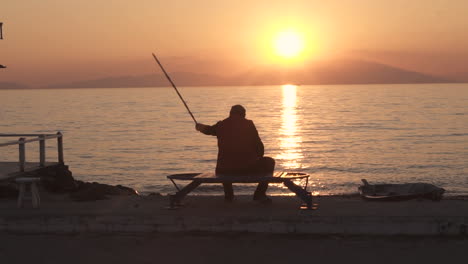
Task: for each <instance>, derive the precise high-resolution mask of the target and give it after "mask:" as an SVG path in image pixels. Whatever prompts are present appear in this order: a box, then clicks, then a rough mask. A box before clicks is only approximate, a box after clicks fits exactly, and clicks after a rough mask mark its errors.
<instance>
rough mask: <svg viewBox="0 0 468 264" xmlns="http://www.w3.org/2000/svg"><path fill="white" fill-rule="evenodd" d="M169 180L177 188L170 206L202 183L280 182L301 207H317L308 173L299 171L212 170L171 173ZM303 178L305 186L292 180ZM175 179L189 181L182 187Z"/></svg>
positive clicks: (171, 196)
mask: <svg viewBox="0 0 468 264" xmlns="http://www.w3.org/2000/svg"><path fill="white" fill-rule="evenodd" d="M167 178H168V179H169V180H171V181H172V183H173V184H174V186H175V187H176V189H177V192H176V193H175V194H173V195H170V196H169V197H170V208H177V207H178V206H179V205H180V203H181V201H182V199H183V198H184V197H185V196H186V195H187V194H189V193H190V192H191V191H193V190H194V189H195V188H197V187H198V186H200V184H202V183H261V182H268V183H282V184H284V185H285V186H286V187H287V188H288V189H289V190H290V191H292V192H293V193H295V194H296V195H297V197H299V198H300V199H301V200H302V201H303V202H304V205H303V206H301V209H307V210H313V209H317V206H316V205H314V204H312V195H311V193H310V192H308V191H307V183H308V179H309V174H306V173H299V172H277V173H274V174H273V175H271V174H270V175H259V174H255V175H222V174H221V175H220V174H215V173H212V172H207V173H185V174H173V175H169V176H167ZM300 179H305V180H306V184H305V187H300V186H299V185H297V184H296V183H294V180H300ZM176 180H180V181H190V183H189V184H187V185H186V186H185V187H183V188H179V186H178V185H177V184H176V183H175V181H176Z"/></svg>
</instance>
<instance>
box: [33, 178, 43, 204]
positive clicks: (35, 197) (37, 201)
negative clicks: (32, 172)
mask: <svg viewBox="0 0 468 264" xmlns="http://www.w3.org/2000/svg"><path fill="white" fill-rule="evenodd" d="M31 196H32V197H31V199H32V205H33V208H38V207H39V206H40V205H41V197H40V196H39V189H38V188H37V184H36V183H35V182H32V183H31Z"/></svg>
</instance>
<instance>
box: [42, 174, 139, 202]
mask: <svg viewBox="0 0 468 264" xmlns="http://www.w3.org/2000/svg"><path fill="white" fill-rule="evenodd" d="M39 174H40V177H41V182H42V184H43V186H44V188H45V189H46V190H47V191H49V192H53V193H70V198H71V199H72V200H74V201H96V200H103V199H107V198H108V195H138V192H137V191H136V190H134V189H132V188H130V187H125V186H122V185H117V186H112V185H108V184H101V183H97V182H92V183H90V182H83V181H77V180H75V179H74V178H73V175H72V172H71V171H70V170H69V169H68V166H66V165H58V166H54V167H52V168H46V169H44V170H43V171H40V172H39Z"/></svg>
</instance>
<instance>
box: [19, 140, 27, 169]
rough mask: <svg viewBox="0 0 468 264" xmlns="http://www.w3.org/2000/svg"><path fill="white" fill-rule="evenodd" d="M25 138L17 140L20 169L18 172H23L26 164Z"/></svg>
mask: <svg viewBox="0 0 468 264" xmlns="http://www.w3.org/2000/svg"><path fill="white" fill-rule="evenodd" d="M25 140H26V139H25V138H20V139H19V140H18V146H19V167H20V172H24V167H25V163H26V147H25V143H24V141H25Z"/></svg>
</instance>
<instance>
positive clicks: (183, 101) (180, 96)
mask: <svg viewBox="0 0 468 264" xmlns="http://www.w3.org/2000/svg"><path fill="white" fill-rule="evenodd" d="M153 57H154V59H155V60H156V62H157V63H158V65H159V67H161V70H162V71H163V72H164V75H166V78H167V80H169V82H170V83H171V84H172V87H174V89H175V91H176V93H177V95H178V96H179V98H180V100H182V103H184V105H185V108H187V111H188V112H189V114H190V116H191V117H192V119H193V122H195V124H196V123H197V120H196V119H195V117H194V116H193V114H192V112H191V111H190V109H189V107H188V105H187V103H186V102H185V100H184V98H182V95H180V93H179V90H177V87H176V86H175V84H174V82H173V81H172V80H171V77H169V75H168V74H167V72H166V70H164V67H163V66H162V65H161V63H160V62H159V60H158V58H156V55H154V53H153Z"/></svg>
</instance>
